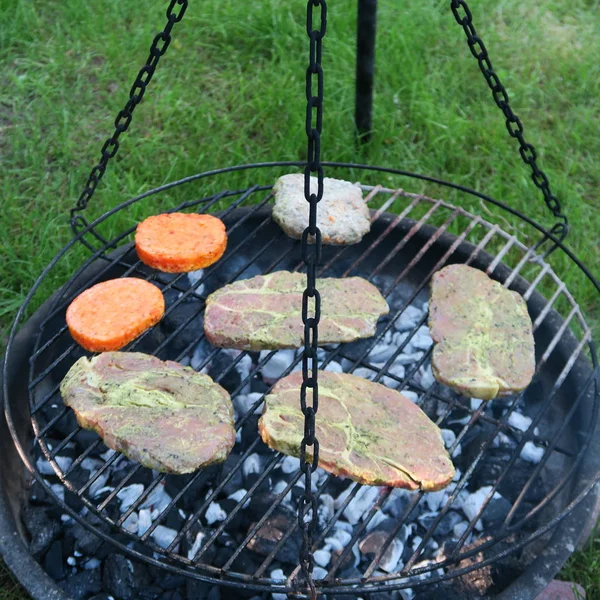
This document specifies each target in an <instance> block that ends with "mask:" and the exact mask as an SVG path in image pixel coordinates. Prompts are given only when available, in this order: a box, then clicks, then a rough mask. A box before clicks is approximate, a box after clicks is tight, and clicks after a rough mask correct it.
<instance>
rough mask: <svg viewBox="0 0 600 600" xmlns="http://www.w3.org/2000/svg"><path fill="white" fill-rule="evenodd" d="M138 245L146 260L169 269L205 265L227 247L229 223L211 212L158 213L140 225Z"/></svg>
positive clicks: (178, 270) (188, 268) (196, 267)
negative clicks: (203, 213)
mask: <svg viewBox="0 0 600 600" xmlns="http://www.w3.org/2000/svg"><path fill="white" fill-rule="evenodd" d="M135 248H136V250H137V253H138V256H139V257H140V260H141V261H142V262H143V263H144V264H146V265H148V266H149V267H153V268H154V269H158V270H159V271H164V272H165V273H187V272H188V271H195V270H197V269H203V268H204V267H208V266H209V265H212V264H213V263H215V262H217V261H218V260H219V259H220V258H221V256H223V253H224V252H225V249H226V248H227V234H226V233H225V224H224V223H223V221H221V219H217V217H213V216H211V215H197V214H186V213H170V214H164V215H156V216H154V217H149V218H147V219H146V220H145V221H142V222H141V223H140V224H139V225H138V227H137V231H136V234H135Z"/></svg>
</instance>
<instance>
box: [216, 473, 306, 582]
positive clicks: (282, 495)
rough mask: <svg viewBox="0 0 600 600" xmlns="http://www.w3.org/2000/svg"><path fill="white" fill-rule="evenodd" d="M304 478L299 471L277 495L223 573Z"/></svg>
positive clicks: (225, 565) (237, 549) (226, 564)
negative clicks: (301, 478)
mask: <svg viewBox="0 0 600 600" xmlns="http://www.w3.org/2000/svg"><path fill="white" fill-rule="evenodd" d="M301 476H302V472H301V471H300V470H298V472H297V473H296V474H295V475H294V476H293V477H292V478H291V479H290V482H289V483H288V484H287V485H286V486H285V488H284V489H283V490H282V491H281V492H280V493H279V494H277V496H276V497H275V500H274V501H273V503H272V504H271V506H269V508H268V509H267V510H266V511H265V514H264V515H263V516H262V517H261V518H260V519H259V521H258V522H257V523H256V524H255V525H254V526H253V527H251V528H250V530H249V531H248V534H247V535H246V537H245V538H244V539H243V540H242V541H241V542H240V544H239V545H238V547H237V548H236V550H235V552H234V553H233V555H232V556H231V558H230V559H229V560H228V561H227V562H226V563H225V564H224V565H223V571H228V570H229V569H230V568H231V565H233V563H234V562H235V560H236V558H237V557H238V556H239V555H240V554H241V553H242V552H243V550H244V548H245V547H246V546H247V545H248V543H249V542H250V540H251V539H252V538H253V537H254V536H255V535H256V533H257V532H258V531H259V529H260V528H261V527H262V526H263V525H264V524H265V522H266V520H267V519H268V518H269V517H270V516H271V515H272V514H273V512H274V511H275V509H276V508H277V507H278V506H279V505H280V504H281V502H282V501H283V499H284V498H285V497H286V496H287V494H288V493H289V491H290V490H291V489H292V488H293V487H294V485H296V482H297V481H298V480H299V479H300V477H301Z"/></svg>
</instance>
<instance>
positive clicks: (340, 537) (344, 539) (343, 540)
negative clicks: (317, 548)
mask: <svg viewBox="0 0 600 600" xmlns="http://www.w3.org/2000/svg"><path fill="white" fill-rule="evenodd" d="M338 524H339V523H336V525H338ZM351 539H352V535H351V534H350V533H349V532H348V531H346V530H344V529H340V528H338V527H336V528H335V529H334V530H333V534H332V535H330V536H329V537H326V538H325V544H326V545H327V546H329V547H330V548H331V549H332V550H337V551H338V552H341V551H342V550H343V549H344V548H345V547H346V545H347V544H348V543H349V542H350V540H351Z"/></svg>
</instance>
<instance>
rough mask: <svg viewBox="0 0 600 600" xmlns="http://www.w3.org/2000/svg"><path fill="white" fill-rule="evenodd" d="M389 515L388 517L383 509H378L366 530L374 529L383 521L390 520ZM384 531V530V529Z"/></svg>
mask: <svg viewBox="0 0 600 600" xmlns="http://www.w3.org/2000/svg"><path fill="white" fill-rule="evenodd" d="M388 520H389V519H388V517H386V515H385V513H384V512H383V511H382V510H378V511H377V512H376V513H375V514H374V515H373V518H372V519H371V520H370V521H369V522H368V523H367V527H366V530H367V532H369V531H373V529H375V528H377V527H378V525H381V524H382V523H384V522H386V521H388ZM382 531H384V530H383V529H382Z"/></svg>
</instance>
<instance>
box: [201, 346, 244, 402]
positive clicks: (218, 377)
mask: <svg viewBox="0 0 600 600" xmlns="http://www.w3.org/2000/svg"><path fill="white" fill-rule="evenodd" d="M234 359H235V357H233V356H232V355H231V354H230V353H228V352H225V351H221V352H219V353H218V354H217V355H216V356H215V357H214V358H213V359H212V361H211V362H210V363H209V365H208V375H210V376H211V377H212V378H213V379H214V380H215V381H216V382H217V383H218V384H219V385H220V386H222V387H224V388H225V389H226V390H227V391H228V392H229V393H232V392H233V391H234V390H236V389H237V388H238V387H239V386H240V383H241V381H242V378H241V377H240V374H239V372H238V370H237V368H236V367H237V365H236V366H234V365H233V362H234Z"/></svg>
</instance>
